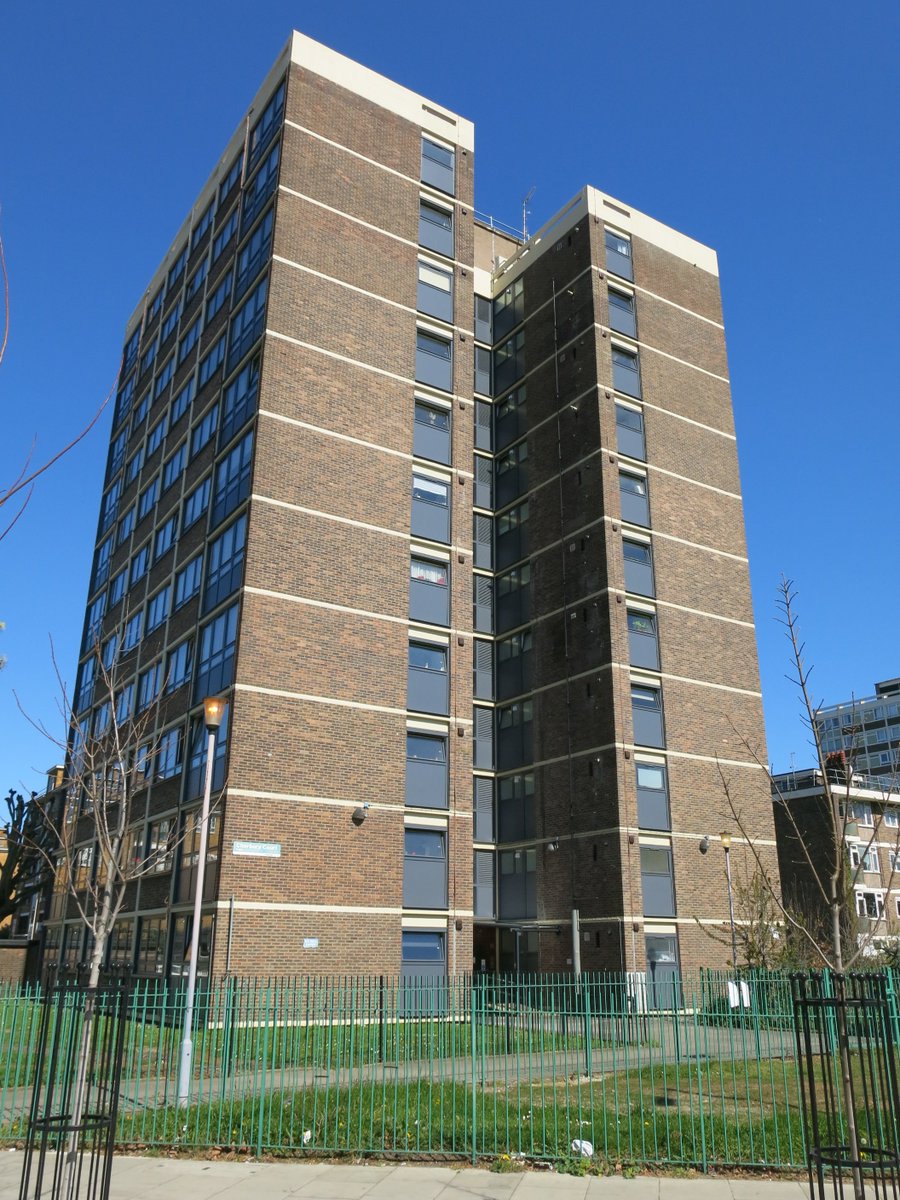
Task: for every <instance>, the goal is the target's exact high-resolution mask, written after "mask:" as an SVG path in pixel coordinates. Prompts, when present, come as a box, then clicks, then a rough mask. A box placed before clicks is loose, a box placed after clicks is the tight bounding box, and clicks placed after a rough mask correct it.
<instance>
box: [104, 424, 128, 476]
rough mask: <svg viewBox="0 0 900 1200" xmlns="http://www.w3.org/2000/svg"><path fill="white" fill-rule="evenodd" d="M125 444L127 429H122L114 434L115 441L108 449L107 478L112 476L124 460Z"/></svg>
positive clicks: (126, 441) (126, 443)
mask: <svg viewBox="0 0 900 1200" xmlns="http://www.w3.org/2000/svg"><path fill="white" fill-rule="evenodd" d="M127 445H128V431H127V430H126V429H123V430H122V431H121V433H119V434H117V435H116V438H115V441H114V442H113V444H112V446H111V447H110V450H109V466H108V467H107V468H106V477H107V479H110V478H112V476H113V475H115V474H116V472H117V471H118V470H119V468H120V467H121V465H122V463H123V462H124V461H125V447H126V446H127Z"/></svg>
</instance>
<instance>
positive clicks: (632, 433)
mask: <svg viewBox="0 0 900 1200" xmlns="http://www.w3.org/2000/svg"><path fill="white" fill-rule="evenodd" d="M616 447H617V449H618V451H619V453H620V454H627V455H628V457H629V458H640V459H646V457H647V449H646V445H645V442H644V415H643V413H642V412H640V411H639V410H638V409H636V408H626V407H625V405H624V404H617V405H616Z"/></svg>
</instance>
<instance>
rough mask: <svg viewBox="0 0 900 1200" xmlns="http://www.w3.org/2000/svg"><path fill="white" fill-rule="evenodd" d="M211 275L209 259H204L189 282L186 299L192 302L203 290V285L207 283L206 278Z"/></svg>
mask: <svg viewBox="0 0 900 1200" xmlns="http://www.w3.org/2000/svg"><path fill="white" fill-rule="evenodd" d="M208 274H209V259H208V258H204V260H203V262H201V264H200V266H199V267H198V268H197V270H196V271H195V272H194V273H193V275H192V276H191V277H190V279H189V280H188V285H187V290H186V292H185V299H186V300H190V299H192V298H193V297H194V296H196V295H197V293H198V292H199V291H201V290H202V288H203V284H204V283H205V282H206V276H207V275H208Z"/></svg>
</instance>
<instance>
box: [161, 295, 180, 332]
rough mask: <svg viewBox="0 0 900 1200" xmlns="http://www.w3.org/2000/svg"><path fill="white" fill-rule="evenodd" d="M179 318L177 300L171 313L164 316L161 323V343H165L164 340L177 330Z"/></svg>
mask: <svg viewBox="0 0 900 1200" xmlns="http://www.w3.org/2000/svg"><path fill="white" fill-rule="evenodd" d="M180 317H181V301H180V300H179V302H178V303H177V304H176V305H174V307H173V308H172V310H171V312H169V313H168V314H167V315H166V319H165V320H164V321H163V323H162V329H161V330H160V337H161V339H162V341H166V339H167V338H168V337H169V336H170V335H171V334H173V333H174V332H175V330H176V329H177V328H178V320H179V318H180Z"/></svg>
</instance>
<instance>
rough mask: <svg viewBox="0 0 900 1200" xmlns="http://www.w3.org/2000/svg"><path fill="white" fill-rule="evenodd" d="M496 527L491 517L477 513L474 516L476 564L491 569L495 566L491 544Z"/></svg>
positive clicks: (473, 531)
mask: <svg viewBox="0 0 900 1200" xmlns="http://www.w3.org/2000/svg"><path fill="white" fill-rule="evenodd" d="M493 532H494V527H493V522H492V520H491V518H490V517H486V516H484V514H483V513H475V514H474V516H473V518H472V533H473V540H474V542H475V564H474V565H475V566H476V567H482V568H484V570H486V571H489V570H490V569H491V567H492V566H493V562H494V553H493V546H492V544H491V541H492V537H493Z"/></svg>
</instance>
